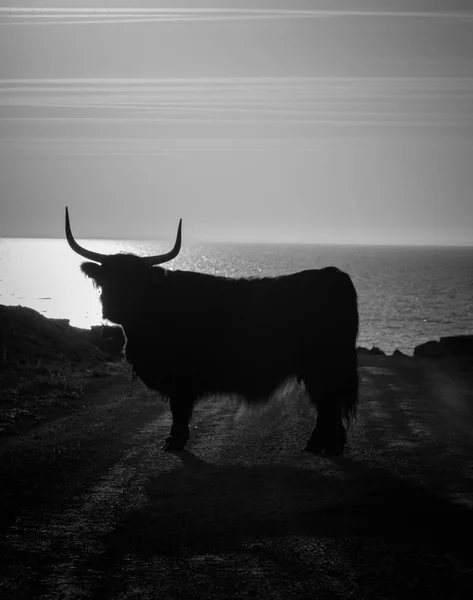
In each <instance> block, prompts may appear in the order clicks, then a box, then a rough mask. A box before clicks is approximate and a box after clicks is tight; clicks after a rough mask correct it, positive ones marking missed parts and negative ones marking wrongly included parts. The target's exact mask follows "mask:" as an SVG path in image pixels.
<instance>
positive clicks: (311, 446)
mask: <svg viewBox="0 0 473 600" xmlns="http://www.w3.org/2000/svg"><path fill="white" fill-rule="evenodd" d="M323 450H324V445H323V443H314V442H311V441H309V442H307V444H306V446H305V448H304V452H310V453H311V454H322V452H323Z"/></svg>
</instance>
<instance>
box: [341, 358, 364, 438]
mask: <svg viewBox="0 0 473 600" xmlns="http://www.w3.org/2000/svg"><path fill="white" fill-rule="evenodd" d="M339 367H340V371H339V375H340V381H339V383H338V385H337V397H338V399H339V401H340V408H341V412H342V418H344V419H345V420H346V422H347V425H348V426H350V425H351V423H352V422H353V421H354V420H355V417H356V409H357V406H358V386H359V382H358V357H357V354H356V348H353V350H352V351H350V352H349V353H347V355H346V356H345V357H344V358H343V359H342V362H341V364H340V363H339Z"/></svg>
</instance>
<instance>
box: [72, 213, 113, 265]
mask: <svg viewBox="0 0 473 600" xmlns="http://www.w3.org/2000/svg"><path fill="white" fill-rule="evenodd" d="M66 238H67V242H68V244H69V246H70V247H71V248H72V249H73V250H74V252H77V254H80V256H83V257H84V258H88V259H89V260H93V261H95V262H98V263H101V262H102V261H103V260H104V259H105V258H107V255H106V254H100V252H92V250H87V249H86V248H83V247H82V246H80V245H79V244H78V243H77V242H76V241H75V239H74V236H73V235H72V231H71V224H70V223H69V211H68V210H67V206H66Z"/></svg>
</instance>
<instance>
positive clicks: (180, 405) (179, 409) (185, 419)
mask: <svg viewBox="0 0 473 600" xmlns="http://www.w3.org/2000/svg"><path fill="white" fill-rule="evenodd" d="M169 404H170V407H171V413H172V426H171V434H170V435H169V437H168V438H166V441H165V442H164V444H163V446H162V449H163V450H182V449H183V448H184V446H185V445H186V443H187V440H188V439H189V421H190V419H191V416H192V404H193V403H192V401H191V400H190V399H187V398H182V397H179V396H171V398H170V400H169Z"/></svg>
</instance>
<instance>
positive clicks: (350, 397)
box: [303, 351, 358, 456]
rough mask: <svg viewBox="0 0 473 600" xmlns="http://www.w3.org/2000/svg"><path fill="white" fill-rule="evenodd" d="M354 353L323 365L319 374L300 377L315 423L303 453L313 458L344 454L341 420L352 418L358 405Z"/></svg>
mask: <svg viewBox="0 0 473 600" xmlns="http://www.w3.org/2000/svg"><path fill="white" fill-rule="evenodd" d="M355 352H356V351H353V352H351V353H350V354H349V355H348V356H347V357H346V360H342V357H341V356H339V357H338V359H337V360H336V361H335V364H334V365H324V368H322V369H320V370H319V373H317V374H314V375H311V376H303V380H304V383H305V386H306V389H307V392H308V394H309V398H310V400H311V402H312V403H314V404H315V405H316V407H317V421H316V424H315V427H314V430H313V432H312V435H311V436H310V439H309V441H308V442H307V446H306V447H305V449H306V450H307V451H309V452H313V453H314V454H321V453H324V454H326V455H331V456H337V455H339V454H341V453H342V452H343V449H344V447H345V444H346V441H347V432H346V429H345V426H344V424H343V418H344V417H345V418H346V419H347V420H349V419H350V417H351V416H353V415H354V413H355V410H356V405H357V401H358V368H357V359H356V353H355Z"/></svg>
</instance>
